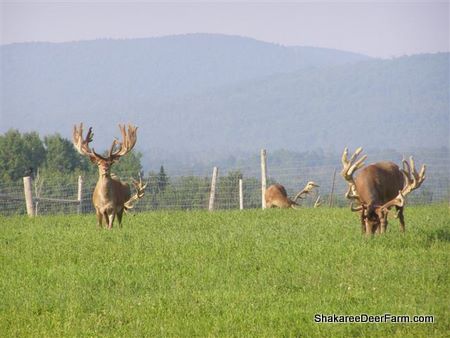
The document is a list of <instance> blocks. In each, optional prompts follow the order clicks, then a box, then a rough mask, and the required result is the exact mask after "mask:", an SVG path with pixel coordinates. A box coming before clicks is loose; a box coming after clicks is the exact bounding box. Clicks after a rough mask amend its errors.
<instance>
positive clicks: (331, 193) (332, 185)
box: [328, 168, 336, 208]
mask: <svg viewBox="0 0 450 338" xmlns="http://www.w3.org/2000/svg"><path fill="white" fill-rule="evenodd" d="M335 182H336V168H334V172H333V183H332V184H331V192H330V198H329V201H328V204H329V206H330V208H331V207H332V206H333V195H334V184H335Z"/></svg>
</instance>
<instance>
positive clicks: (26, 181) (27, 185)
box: [23, 176, 34, 217]
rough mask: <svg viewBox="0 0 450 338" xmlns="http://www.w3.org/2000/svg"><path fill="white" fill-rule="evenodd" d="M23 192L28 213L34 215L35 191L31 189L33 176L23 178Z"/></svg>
mask: <svg viewBox="0 0 450 338" xmlns="http://www.w3.org/2000/svg"><path fill="white" fill-rule="evenodd" d="M23 192H24V194H25V204H26V206H27V214H28V216H30V217H33V216H34V210H33V192H32V190H31V177H30V176H26V177H24V178H23Z"/></svg>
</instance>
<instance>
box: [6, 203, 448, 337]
mask: <svg viewBox="0 0 450 338" xmlns="http://www.w3.org/2000/svg"><path fill="white" fill-rule="evenodd" d="M127 216H128V217H127ZM449 216H450V215H449V209H448V207H447V206H432V207H431V206H429V207H408V208H407V210H406V212H405V218H406V227H407V232H406V233H405V234H401V233H400V232H399V226H398V222H397V221H396V220H392V221H390V227H389V228H388V233H387V234H385V235H383V236H375V237H373V238H365V237H364V236H361V234H360V227H359V224H358V219H357V217H356V216H355V215H354V214H351V212H350V211H349V210H347V209H326V208H323V209H301V210H265V211H262V210H253V211H241V212H239V211H226V212H225V211H224V212H213V213H208V212H153V213H140V214H135V215H125V219H124V226H123V228H122V229H118V228H115V229H113V231H106V230H99V229H97V228H96V226H95V217H94V215H85V216H46V217H38V218H35V219H27V218H24V217H9V218H7V217H3V218H0V243H1V251H0V253H1V256H0V262H1V267H2V272H1V277H0V297H1V300H0V332H1V335H2V336H32V337H38V336H51V337H56V336H65V337H66V336H83V337H84V336H122V337H125V336H126V337H128V336H152V337H156V336H185V337H192V336H226V337H230V336H258V337H264V336H265V337H274V336H299V337H310V336H323V337H331V336H333V337H335V336H343V337H344V336H345V337H349V336H371V337H373V336H380V337H385V336H398V337H403V336H417V337H425V336H426V337H430V336H436V337H438V336H442V337H444V336H446V335H447V334H448V332H449V331H450V325H449V296H448V294H449V292H448V285H450V278H449V270H448V264H449V241H450V217H449ZM316 313H323V314H332V313H337V314H360V313H368V314H384V313H391V314H408V315H420V314H432V315H434V316H435V322H434V323H433V324H393V323H378V324H329V323H328V324H318V323H315V322H314V314H316Z"/></svg>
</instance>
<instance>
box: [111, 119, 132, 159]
mask: <svg viewBox="0 0 450 338" xmlns="http://www.w3.org/2000/svg"><path fill="white" fill-rule="evenodd" d="M119 129H120V133H121V134H122V141H118V140H116V141H115V142H116V144H119V148H118V150H116V151H115V152H111V154H110V157H113V158H118V157H121V156H123V155H125V154H127V153H128V152H129V151H131V149H133V147H134V146H135V144H136V140H137V137H136V130H137V127H134V126H132V125H128V133H127V130H126V129H125V125H120V124H119Z"/></svg>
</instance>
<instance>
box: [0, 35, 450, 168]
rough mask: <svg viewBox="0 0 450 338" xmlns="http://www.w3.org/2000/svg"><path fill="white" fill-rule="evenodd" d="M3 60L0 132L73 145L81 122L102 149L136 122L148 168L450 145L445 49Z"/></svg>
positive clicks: (138, 46) (197, 38) (224, 49)
mask: <svg viewBox="0 0 450 338" xmlns="http://www.w3.org/2000/svg"><path fill="white" fill-rule="evenodd" d="M0 52H1V62H2V69H1V71H2V72H1V80H2V82H1V86H2V87H1V94H2V96H1V107H0V109H1V111H0V118H1V119H0V132H4V131H6V130H8V129H9V128H17V129H19V130H21V131H30V130H35V131H38V132H39V133H40V134H41V135H43V134H51V133H55V132H59V133H61V134H62V135H63V136H66V137H69V136H70V132H71V128H72V125H73V124H74V123H77V122H81V121H83V122H85V124H88V125H92V126H93V127H94V131H95V141H96V148H99V147H100V148H101V147H106V146H108V145H109V144H110V142H111V140H112V137H113V136H114V135H118V129H117V127H116V124H117V123H118V122H133V123H135V124H137V125H139V132H138V134H139V136H138V137H139V140H138V149H139V150H140V151H142V152H143V153H144V158H143V161H144V163H145V162H147V161H152V162H154V161H157V162H159V161H161V160H163V159H164V157H166V158H167V157H172V158H178V156H180V154H185V153H186V152H187V153H190V152H196V153H197V154H198V153H199V152H200V153H202V152H203V153H204V154H205V156H208V157H210V154H214V153H217V154H220V156H222V157H223V156H226V154H232V153H233V152H235V151H238V150H239V151H244V152H248V151H251V152H254V151H256V150H257V149H259V148H261V147H267V148H268V149H281V148H283V149H288V150H292V151H305V150H309V149H317V148H322V149H325V150H329V151H338V152H340V151H341V149H342V148H343V146H345V145H349V146H357V145H362V146H364V147H366V148H367V147H375V148H378V149H383V148H391V149H402V148H411V147H440V146H447V145H448V134H449V92H450V88H449V78H448V74H449V54H448V53H440V54H423V55H415V56H407V57H400V58H395V59H390V60H379V59H371V58H368V57H365V56H362V55H357V54H352V53H346V52H341V51H335V50H328V49H316V48H304V47H283V46H279V45H275V44H269V43H264V42H260V41H256V40H252V39H247V38H241V37H234V36H221V35H208V34H194V35H185V36H173V37H165V38H152V39H138V40H99V41H88V42H73V43H61V44H47V43H26V44H14V45H6V46H2V47H0Z"/></svg>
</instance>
